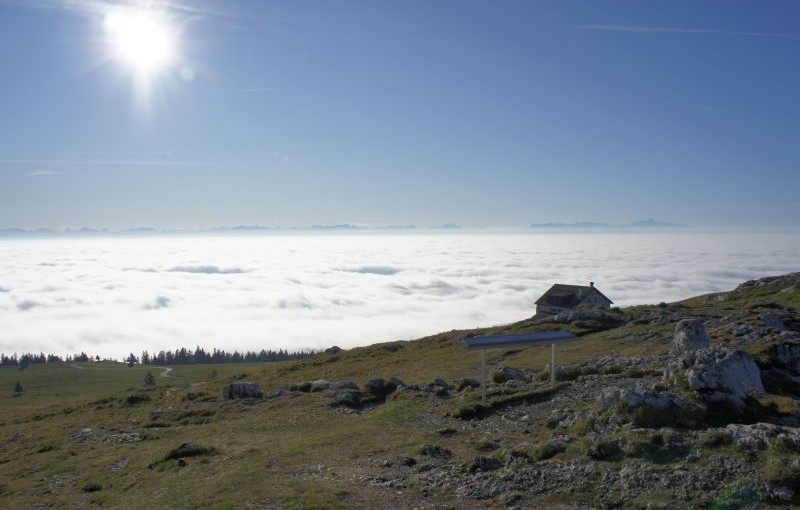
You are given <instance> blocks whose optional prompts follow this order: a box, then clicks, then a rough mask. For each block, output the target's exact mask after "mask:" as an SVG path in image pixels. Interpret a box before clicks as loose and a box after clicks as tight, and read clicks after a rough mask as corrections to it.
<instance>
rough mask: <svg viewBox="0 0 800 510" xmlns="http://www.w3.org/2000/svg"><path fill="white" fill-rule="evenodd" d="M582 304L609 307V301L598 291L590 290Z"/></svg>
mask: <svg viewBox="0 0 800 510" xmlns="http://www.w3.org/2000/svg"><path fill="white" fill-rule="evenodd" d="M581 305H582V306H596V307H598V308H608V301H606V300H605V299H603V297H602V296H601V295H600V294H599V293H597V292H590V293H589V295H588V296H586V297H585V298H583V301H581Z"/></svg>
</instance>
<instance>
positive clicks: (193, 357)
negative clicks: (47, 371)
mask: <svg viewBox="0 0 800 510" xmlns="http://www.w3.org/2000/svg"><path fill="white" fill-rule="evenodd" d="M312 354H314V351H294V352H290V351H287V350H284V349H279V350H277V351H273V350H271V349H270V350H266V349H261V351H259V352H255V351H246V352H239V351H233V352H228V351H225V350H222V349H216V348H215V349H213V350H212V351H206V350H204V349H203V348H202V347H200V346H198V347H197V348H196V349H194V350H192V349H187V348H185V347H182V348H180V349H177V350H175V351H174V352H173V351H164V350H161V351H159V352H158V353H153V354H150V353H149V352H148V351H144V352H142V354H141V356H136V355H135V354H133V353H131V354H129V355H128V356H126V357H125V358H124V359H123V361H125V362H126V363H127V364H128V365H130V366H133V365H137V364H142V365H193V364H211V363H258V362H269V361H289V360H296V359H302V358H305V357H308V356H310V355H312ZM93 361H100V356H91V355H89V354H86V353H85V352H81V353H80V354H75V355H68V356H67V357H66V358H62V357H60V356H56V355H55V354H44V353H39V354H33V353H25V354H21V355H19V356H18V355H17V354H16V353H14V354H12V355H11V356H7V355H5V354H0V366H3V367H20V368H24V367H27V366H29V365H43V364H46V363H89V362H93Z"/></svg>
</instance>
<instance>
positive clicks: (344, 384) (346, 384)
mask: <svg viewBox="0 0 800 510" xmlns="http://www.w3.org/2000/svg"><path fill="white" fill-rule="evenodd" d="M333 387H334V388H335V389H337V390H357V389H358V384H356V383H354V382H353V381H339V382H337V383H334V384H333Z"/></svg>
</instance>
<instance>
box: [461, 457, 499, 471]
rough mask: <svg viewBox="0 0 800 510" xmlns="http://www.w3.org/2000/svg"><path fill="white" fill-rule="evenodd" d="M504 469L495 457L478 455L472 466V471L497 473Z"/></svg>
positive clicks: (470, 468)
mask: <svg viewBox="0 0 800 510" xmlns="http://www.w3.org/2000/svg"><path fill="white" fill-rule="evenodd" d="M501 467H503V463H502V462H500V461H499V460H497V459H495V458H493V457H487V456H485V455H478V456H477V457H475V460H474V461H473V462H472V465H470V467H469V470H470V471H495V470H497V469H500V468H501Z"/></svg>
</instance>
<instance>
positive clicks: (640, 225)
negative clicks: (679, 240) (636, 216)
mask: <svg viewBox="0 0 800 510" xmlns="http://www.w3.org/2000/svg"><path fill="white" fill-rule="evenodd" d="M530 228H534V229H543V230H545V229H553V230H559V229H578V230H587V229H660V228H689V226H688V225H680V224H678V223H669V222H666V221H658V220H654V219H653V218H648V219H646V220H639V221H634V222H633V223H625V224H618V225H614V224H611V223H596V222H591V221H578V222H575V223H531V225H530Z"/></svg>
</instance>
